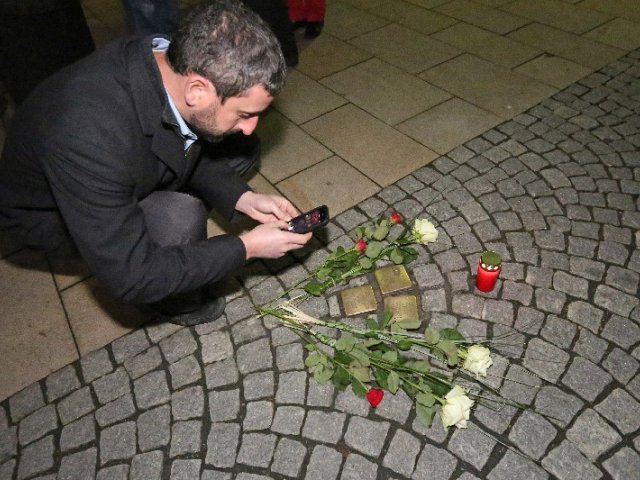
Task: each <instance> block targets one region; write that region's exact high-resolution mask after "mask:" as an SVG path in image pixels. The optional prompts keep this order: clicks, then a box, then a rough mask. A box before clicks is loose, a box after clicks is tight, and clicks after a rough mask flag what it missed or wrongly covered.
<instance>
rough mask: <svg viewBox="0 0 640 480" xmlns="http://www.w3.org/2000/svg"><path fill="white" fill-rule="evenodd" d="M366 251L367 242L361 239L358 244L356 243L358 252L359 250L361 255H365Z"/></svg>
mask: <svg viewBox="0 0 640 480" xmlns="http://www.w3.org/2000/svg"><path fill="white" fill-rule="evenodd" d="M366 249H367V242H365V241H364V239H363V238H361V239H360V240H358V243H356V250H358V251H359V252H360V253H364V251H365V250H366Z"/></svg>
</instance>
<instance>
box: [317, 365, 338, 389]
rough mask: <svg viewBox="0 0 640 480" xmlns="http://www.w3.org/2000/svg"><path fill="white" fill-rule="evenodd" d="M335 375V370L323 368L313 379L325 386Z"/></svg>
mask: <svg viewBox="0 0 640 480" xmlns="http://www.w3.org/2000/svg"><path fill="white" fill-rule="evenodd" d="M333 373H334V370H333V368H322V369H320V370H317V371H315V372H314V373H313V378H314V379H315V380H316V382H318V383H319V384H320V385H324V384H325V383H327V382H328V381H329V380H330V379H331V377H333Z"/></svg>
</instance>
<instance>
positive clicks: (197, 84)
mask: <svg viewBox="0 0 640 480" xmlns="http://www.w3.org/2000/svg"><path fill="white" fill-rule="evenodd" d="M184 89H185V91H184V101H185V103H186V104H187V106H189V107H194V106H197V105H198V104H201V103H202V102H207V101H208V99H209V98H211V94H213V95H214V96H216V97H217V95H218V94H217V92H216V88H215V87H214V86H213V84H212V83H211V82H210V81H209V80H207V79H206V78H205V77H203V76H202V75H199V74H197V73H188V74H187V81H186V82H185V85H184Z"/></svg>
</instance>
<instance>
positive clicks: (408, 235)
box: [256, 213, 493, 429]
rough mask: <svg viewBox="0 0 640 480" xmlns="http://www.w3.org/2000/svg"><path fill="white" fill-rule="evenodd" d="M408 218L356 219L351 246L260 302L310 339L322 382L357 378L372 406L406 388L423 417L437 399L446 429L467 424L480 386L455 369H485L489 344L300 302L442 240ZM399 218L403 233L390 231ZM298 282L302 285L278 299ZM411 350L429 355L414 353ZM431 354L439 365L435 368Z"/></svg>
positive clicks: (356, 387) (313, 366)
mask: <svg viewBox="0 0 640 480" xmlns="http://www.w3.org/2000/svg"><path fill="white" fill-rule="evenodd" d="M402 223H403V221H402V218H401V216H400V215H399V214H398V213H392V214H391V215H390V216H389V217H383V218H380V219H379V220H378V221H376V222H375V223H374V224H373V225H371V226H363V227H358V228H357V229H356V238H355V239H354V246H353V247H352V248H351V249H345V248H343V247H339V248H338V249H337V250H336V251H335V252H333V253H331V254H330V255H329V256H328V257H327V259H326V260H325V262H324V263H323V265H321V266H320V267H319V268H318V269H316V270H314V271H313V272H312V273H311V274H310V275H309V277H307V278H306V279H305V280H303V281H301V282H299V283H298V284H296V285H295V286H294V287H292V288H290V289H289V290H287V291H286V292H284V293H283V294H282V295H280V296H279V297H277V298H276V299H275V300H274V301H272V302H271V303H270V304H268V305H267V306H263V307H258V306H257V307H256V309H257V310H258V311H259V312H260V313H261V314H262V315H273V316H274V317H276V318H277V319H279V320H280V321H281V322H282V323H283V324H284V325H285V326H287V327H288V328H290V329H292V330H293V331H295V332H297V333H298V334H299V335H300V336H301V337H302V338H303V339H304V340H305V342H306V344H307V345H306V348H307V350H308V352H309V354H308V356H307V358H306V360H305V365H306V366H307V367H308V368H309V370H310V372H311V373H312V374H313V376H314V378H315V379H316V381H318V382H319V383H325V382H328V381H332V382H333V384H334V385H335V386H336V388H338V389H344V388H346V387H348V386H351V388H352V390H353V392H354V393H355V394H356V395H358V396H360V397H363V398H364V397H366V398H367V399H368V401H369V402H370V403H371V405H372V406H374V407H375V406H377V405H378V404H379V403H380V401H381V400H382V398H383V396H384V390H387V391H389V392H390V393H392V394H395V393H396V392H397V391H398V390H399V389H402V390H404V391H405V392H406V393H407V394H408V395H409V396H410V397H412V398H413V399H414V400H415V403H416V412H417V416H418V418H419V419H420V420H421V421H423V422H424V423H425V424H427V425H431V423H432V421H433V417H434V415H435V413H436V411H437V408H438V407H439V408H440V416H441V418H442V422H443V425H444V427H445V429H446V428H448V427H449V426H451V425H455V426H457V427H461V428H464V427H466V422H467V420H468V419H469V414H470V410H471V407H472V406H473V404H474V400H473V399H472V396H473V394H474V393H473V392H472V391H471V389H470V388H466V387H463V386H461V385H459V384H456V383H455V382H454V376H455V374H459V373H462V374H465V373H466V374H467V375H466V376H467V377H475V378H476V379H479V378H480V377H486V375H487V369H488V368H489V367H490V366H491V365H492V363H493V361H492V359H491V354H490V351H489V349H488V348H487V347H485V346H483V345H481V344H472V343H471V342H468V341H467V340H466V339H465V338H464V337H463V336H462V335H461V334H460V333H459V332H458V331H457V330H455V329H450V328H445V329H442V330H436V329H433V328H430V327H429V328H426V329H425V330H424V331H423V332H420V331H419V330H420V327H421V322H420V320H419V319H402V320H396V319H394V318H393V316H392V315H391V314H390V313H389V312H385V314H384V317H383V318H382V319H381V320H376V319H374V318H369V319H367V322H366V328H356V327H353V326H351V325H349V324H347V323H345V322H342V321H335V320H323V319H319V318H314V317H312V316H310V315H308V314H306V313H305V312H303V311H302V310H301V309H300V308H299V305H300V304H301V303H302V302H303V301H304V300H305V299H306V298H308V297H309V296H311V295H313V296H320V295H322V294H323V293H324V292H326V291H327V290H328V289H329V288H331V287H333V286H336V285H338V284H342V283H344V282H346V281H348V280H349V279H351V278H353V277H356V276H360V275H364V274H366V273H369V272H371V271H373V269H374V268H375V267H376V264H377V262H378V261H380V260H389V261H391V262H393V263H395V264H406V263H409V262H411V261H413V260H414V259H415V258H416V257H417V252H416V250H415V249H414V248H412V247H411V245H415V244H423V245H426V244H429V243H432V242H436V241H437V238H438V231H437V229H436V228H435V226H434V225H433V224H432V223H431V222H430V221H429V220H426V219H416V220H415V221H414V222H412V223H411V224H410V225H406V226H403V225H402ZM394 226H396V228H395V230H398V229H399V233H398V234H397V235H396V236H395V237H393V238H390V234H391V232H392V230H393V229H394ZM303 284H304V285H303ZM295 289H302V290H303V291H304V293H302V294H301V295H298V296H297V297H294V298H292V299H290V300H287V301H284V302H282V303H280V304H279V305H276V306H274V304H275V302H276V301H277V300H279V299H281V298H282V297H284V296H285V295H287V294H288V293H290V292H291V291H293V290H295ZM319 327H323V328H319ZM327 329H333V330H335V331H337V332H339V333H340V336H339V338H333V337H332V336H329V335H327V334H326V333H323V331H326V330H327ZM410 350H413V351H414V352H417V353H418V354H419V355H420V354H422V356H423V357H424V359H416V358H415V355H414V356H411V357H410V356H408V355H407V353H408V352H409V351H410ZM418 358H420V357H418ZM429 360H432V361H434V363H435V364H436V365H439V367H437V368H434V366H433V365H432V363H431V362H430V361H429ZM374 385H376V386H374Z"/></svg>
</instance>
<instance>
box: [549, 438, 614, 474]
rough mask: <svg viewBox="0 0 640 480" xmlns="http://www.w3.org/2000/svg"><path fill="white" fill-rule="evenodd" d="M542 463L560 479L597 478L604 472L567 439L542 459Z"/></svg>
mask: <svg viewBox="0 0 640 480" xmlns="http://www.w3.org/2000/svg"><path fill="white" fill-rule="evenodd" d="M542 465H543V466H544V468H545V469H546V470H548V471H549V472H551V474H552V475H554V476H555V477H556V478H558V479H559V480H568V479H583V480H591V479H593V480H595V479H598V478H601V477H602V472H600V470H598V468H596V467H595V466H594V465H593V464H591V462H589V461H588V460H587V459H586V458H585V457H584V456H583V455H582V454H581V453H580V451H579V450H578V449H577V448H576V447H575V446H574V445H573V444H571V443H570V442H568V441H566V440H565V441H564V442H562V443H561V444H560V445H558V446H557V447H556V448H554V449H553V450H551V452H549V454H548V455H547V456H546V457H545V458H543V459H542Z"/></svg>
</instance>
